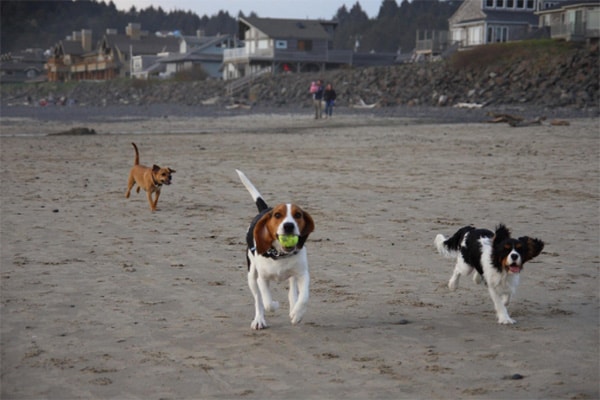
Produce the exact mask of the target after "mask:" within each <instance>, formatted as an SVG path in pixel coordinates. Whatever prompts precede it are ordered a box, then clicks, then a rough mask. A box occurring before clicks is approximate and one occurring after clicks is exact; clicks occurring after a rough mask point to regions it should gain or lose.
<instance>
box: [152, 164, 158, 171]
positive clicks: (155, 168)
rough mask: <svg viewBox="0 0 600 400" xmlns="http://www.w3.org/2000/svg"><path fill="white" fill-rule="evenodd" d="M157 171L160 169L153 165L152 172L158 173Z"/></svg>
mask: <svg viewBox="0 0 600 400" xmlns="http://www.w3.org/2000/svg"><path fill="white" fill-rule="evenodd" d="M158 171H160V167H159V166H158V165H156V164H154V165H153V166H152V172H158Z"/></svg>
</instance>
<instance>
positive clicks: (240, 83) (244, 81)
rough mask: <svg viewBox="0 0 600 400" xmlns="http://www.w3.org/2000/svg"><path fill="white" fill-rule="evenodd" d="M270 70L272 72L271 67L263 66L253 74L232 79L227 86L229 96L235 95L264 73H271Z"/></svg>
mask: <svg viewBox="0 0 600 400" xmlns="http://www.w3.org/2000/svg"><path fill="white" fill-rule="evenodd" d="M270 72H271V67H266V68H263V69H261V70H260V71H257V72H255V73H253V74H250V75H246V76H244V77H241V78H238V79H236V80H234V81H232V82H231V83H230V84H228V85H227V86H226V90H227V96H233V95H234V94H235V93H237V92H239V91H241V90H244V89H246V88H247V87H248V86H250V85H251V84H252V82H254V80H255V79H256V78H258V77H259V76H262V75H264V74H267V73H270Z"/></svg>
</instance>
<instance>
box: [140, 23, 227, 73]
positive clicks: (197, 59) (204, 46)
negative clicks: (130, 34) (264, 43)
mask: <svg viewBox="0 0 600 400" xmlns="http://www.w3.org/2000/svg"><path fill="white" fill-rule="evenodd" d="M232 46H234V39H233V37H232V36H231V35H217V36H204V34H203V33H202V32H201V31H198V32H197V34H196V36H180V37H179V52H177V53H161V54H160V55H159V56H134V58H133V71H132V76H134V77H136V78H142V79H148V78H149V77H169V76H172V75H173V74H175V73H177V72H181V71H190V70H192V69H194V68H196V67H200V68H202V70H203V71H204V72H205V73H206V74H207V75H208V76H209V77H211V78H221V65H222V63H223V52H224V50H225V49H227V48H230V47H232Z"/></svg>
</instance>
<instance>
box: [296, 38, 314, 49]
mask: <svg viewBox="0 0 600 400" xmlns="http://www.w3.org/2000/svg"><path fill="white" fill-rule="evenodd" d="M298 50H300V51H311V50H312V40H298Z"/></svg>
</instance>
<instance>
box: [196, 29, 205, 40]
mask: <svg viewBox="0 0 600 400" xmlns="http://www.w3.org/2000/svg"><path fill="white" fill-rule="evenodd" d="M202 36H204V29H198V30H197V31H196V37H197V38H201V37H202Z"/></svg>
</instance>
